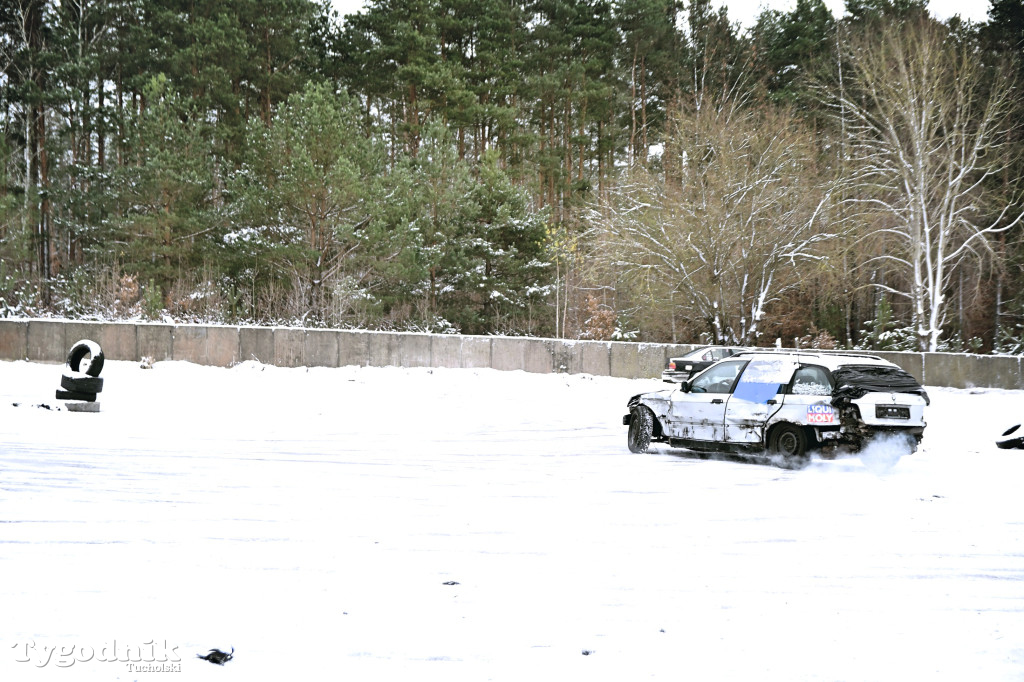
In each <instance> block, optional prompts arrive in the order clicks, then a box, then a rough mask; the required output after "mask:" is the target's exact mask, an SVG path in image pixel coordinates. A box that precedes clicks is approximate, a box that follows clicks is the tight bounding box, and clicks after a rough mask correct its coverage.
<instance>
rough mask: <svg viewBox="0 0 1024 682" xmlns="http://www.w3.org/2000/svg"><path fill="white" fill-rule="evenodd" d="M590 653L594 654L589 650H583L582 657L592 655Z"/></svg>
mask: <svg viewBox="0 0 1024 682" xmlns="http://www.w3.org/2000/svg"><path fill="white" fill-rule="evenodd" d="M592 653H594V652H593V651H591V650H590V649H584V650H583V655H584V656H589V655H590V654H592Z"/></svg>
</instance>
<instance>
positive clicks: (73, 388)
mask: <svg viewBox="0 0 1024 682" xmlns="http://www.w3.org/2000/svg"><path fill="white" fill-rule="evenodd" d="M87 358H88V359H87ZM102 371H103V349H102V348H100V344H98V343H96V342H95V341H90V340H88V339H83V340H82V341H79V342H78V343H76V344H75V345H73V346H72V347H71V350H70V351H68V358H67V362H66V363H65V364H64V373H63V374H62V375H61V378H60V388H59V389H57V399H58V400H67V401H69V402H68V403H67V405H66V407H67V409H68V410H71V411H72V412H99V409H100V404H99V403H98V402H96V395H97V394H98V393H100V392H101V391H102V390H103V379H102V378H101V377H100V372H102Z"/></svg>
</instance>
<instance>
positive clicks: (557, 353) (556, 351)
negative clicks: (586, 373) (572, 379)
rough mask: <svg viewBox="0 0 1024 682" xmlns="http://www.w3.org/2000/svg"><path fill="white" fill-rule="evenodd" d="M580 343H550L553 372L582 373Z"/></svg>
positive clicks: (564, 340)
mask: <svg viewBox="0 0 1024 682" xmlns="http://www.w3.org/2000/svg"><path fill="white" fill-rule="evenodd" d="M580 343H581V342H579V341H574V340H572V339H554V340H553V341H552V342H551V361H552V364H553V365H554V371H556V372H564V373H566V374H579V373H580V372H583V361H582V357H581V351H580Z"/></svg>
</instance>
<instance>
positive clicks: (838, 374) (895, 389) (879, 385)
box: [832, 365, 927, 403]
mask: <svg viewBox="0 0 1024 682" xmlns="http://www.w3.org/2000/svg"><path fill="white" fill-rule="evenodd" d="M832 377H833V378H834V379H835V382H836V388H835V390H834V391H833V392H832V402H833V403H835V402H836V401H839V400H854V399H856V398H860V397H862V396H863V395H864V394H866V393H872V392H880V393H915V394H917V395H920V396H925V397H927V394H926V393H925V390H924V388H923V387H922V386H921V384H920V383H918V381H917V379H915V378H914V377H913V375H911V374H910V373H909V372H907V371H906V370H903V369H900V368H899V367H888V366H884V365H882V366H879V365H844V366H843V367H840V368H838V369H835V370H832Z"/></svg>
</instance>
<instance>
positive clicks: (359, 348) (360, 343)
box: [338, 330, 370, 367]
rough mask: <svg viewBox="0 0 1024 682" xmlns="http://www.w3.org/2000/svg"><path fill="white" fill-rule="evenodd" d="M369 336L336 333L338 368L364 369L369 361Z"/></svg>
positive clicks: (346, 331) (345, 331)
mask: <svg viewBox="0 0 1024 682" xmlns="http://www.w3.org/2000/svg"><path fill="white" fill-rule="evenodd" d="M369 336H370V335H369V333H368V332H356V331H350V330H344V331H340V332H338V366H339V367H346V366H349V365H355V366H356V367H366V363H367V360H368V359H369Z"/></svg>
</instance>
